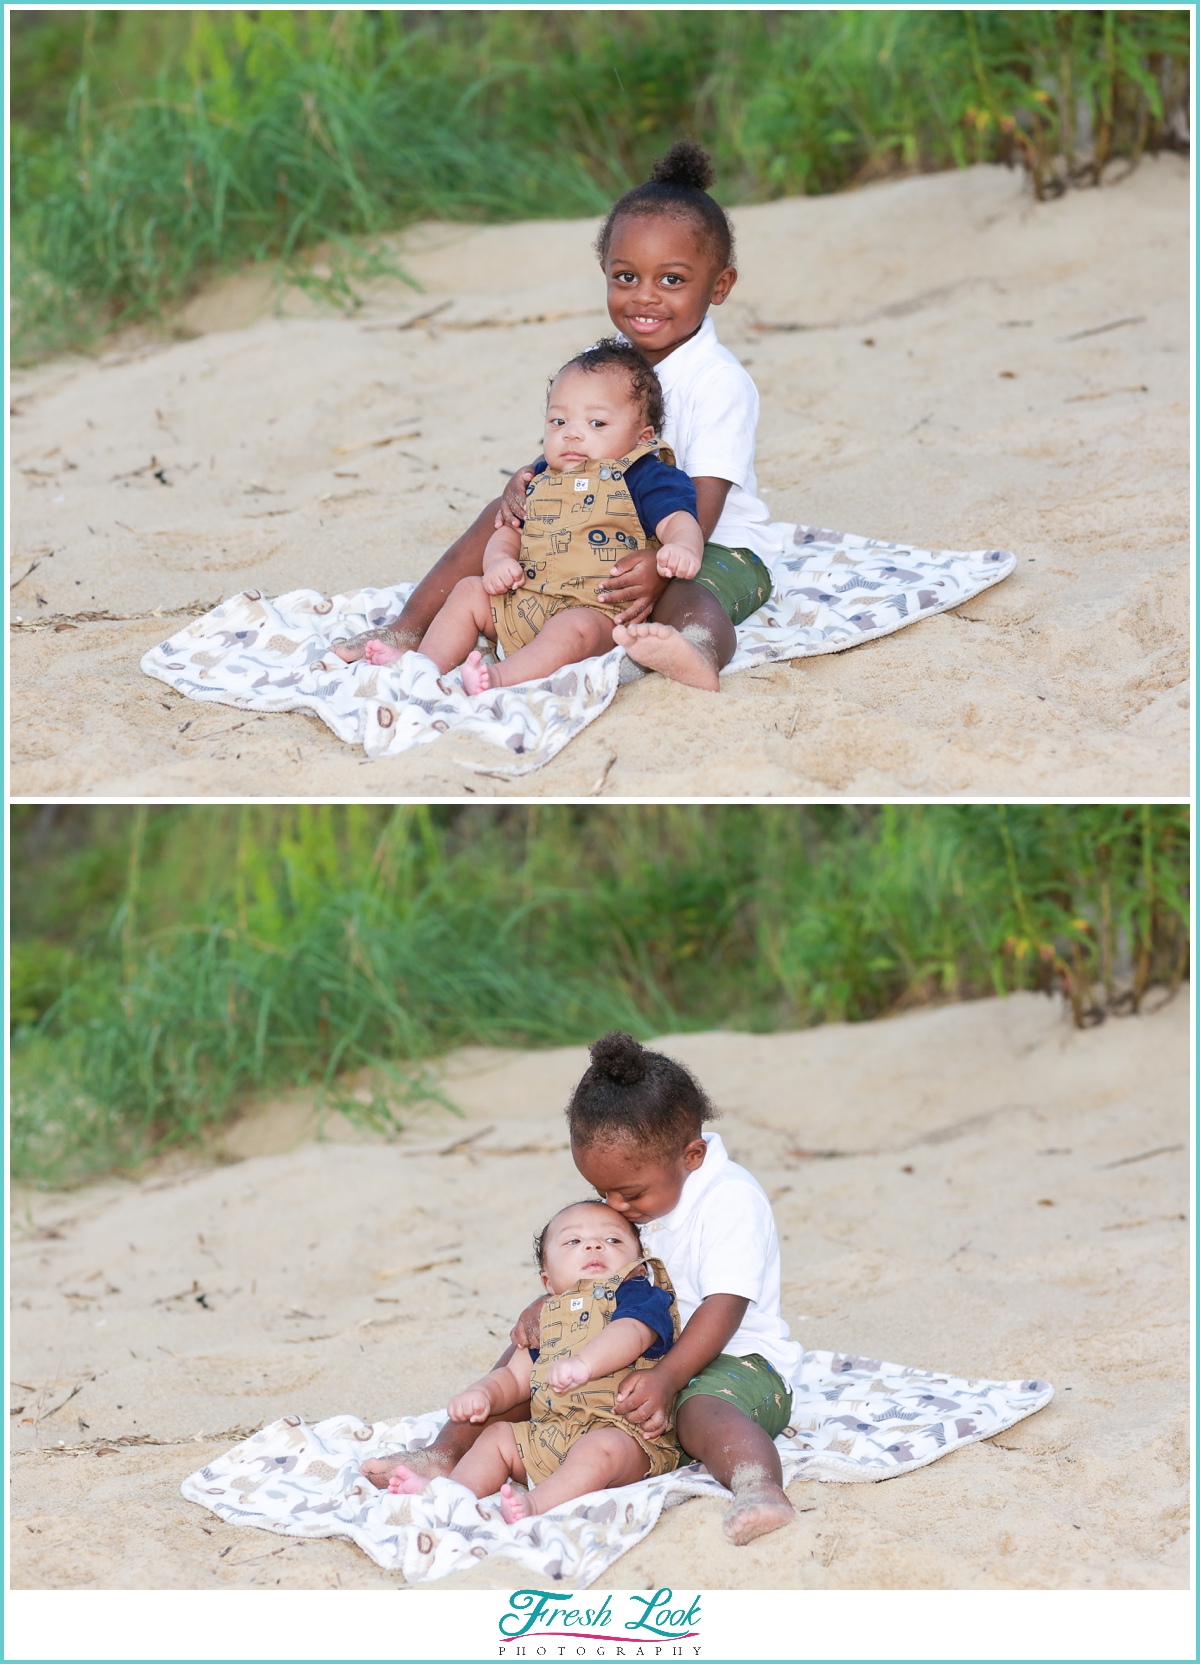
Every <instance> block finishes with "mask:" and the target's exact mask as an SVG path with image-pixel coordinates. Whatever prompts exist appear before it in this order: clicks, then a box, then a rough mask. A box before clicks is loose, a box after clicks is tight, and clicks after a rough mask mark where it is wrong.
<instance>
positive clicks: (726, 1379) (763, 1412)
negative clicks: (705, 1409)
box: [675, 1352, 792, 1439]
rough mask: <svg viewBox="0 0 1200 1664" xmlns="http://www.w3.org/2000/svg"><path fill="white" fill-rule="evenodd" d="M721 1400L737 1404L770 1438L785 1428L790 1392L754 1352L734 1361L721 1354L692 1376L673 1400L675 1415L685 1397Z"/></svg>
mask: <svg viewBox="0 0 1200 1664" xmlns="http://www.w3.org/2000/svg"><path fill="white" fill-rule="evenodd" d="M701 1396H704V1397H706V1398H724V1399H727V1400H728V1401H729V1403H731V1404H736V1405H737V1407H738V1409H739V1410H742V1411H744V1413H745V1414H746V1415H748V1416H749V1417H750V1420H751V1421H756V1422H757V1423H758V1425H759V1426H760V1427H761V1428H762V1429H763V1430H764V1431H765V1432H767V1433H769V1434H770V1436H771V1437H772V1438H773V1439H777V1438H778V1437H779V1435H780V1434H781V1433H782V1432H783V1430H784V1428H785V1427H786V1426H787V1422H788V1417H789V1416H790V1415H791V1413H792V1392H791V1388H790V1387H789V1386H788V1384H787V1382H786V1381H785V1380H784V1379H783V1376H782V1375H780V1374H779V1373H778V1372H777V1371H776V1370H774V1369H772V1368H771V1365H770V1364H769V1363H768V1362H767V1360H766V1359H765V1358H764V1357H762V1356H761V1355H760V1354H759V1353H757V1352H751V1353H750V1354H749V1355H748V1356H747V1357H745V1358H735V1357H734V1356H733V1355H732V1354H731V1353H729V1352H721V1353H718V1355H717V1356H716V1357H715V1358H714V1359H713V1361H712V1363H710V1364H709V1366H708V1368H707V1369H702V1370H701V1371H700V1373H699V1375H694V1376H693V1377H692V1379H691V1380H690V1381H689V1382H688V1384H687V1386H686V1387H684V1389H683V1391H682V1392H681V1393H680V1394H679V1397H678V1398H677V1399H676V1400H675V1414H676V1415H678V1414H679V1406H680V1405H681V1404H682V1403H683V1402H684V1400H685V1399H688V1398H698V1397H701Z"/></svg>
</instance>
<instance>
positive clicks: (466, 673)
mask: <svg viewBox="0 0 1200 1664" xmlns="http://www.w3.org/2000/svg"><path fill="white" fill-rule="evenodd" d="M461 675H462V685H463V687H464V688H465V689H466V691H467V692H468V693H490V692H491V690H492V688H493V687H499V685H500V684H499V682H498V681H496V682H493V681H492V675H493V671H492V667H491V665H490V664H484V662H483V654H482V653H480V651H479V649H478V648H476V650H475V652H474V653H468V654H467V657H466V660H465V661H464V663H463V666H462V670H461Z"/></svg>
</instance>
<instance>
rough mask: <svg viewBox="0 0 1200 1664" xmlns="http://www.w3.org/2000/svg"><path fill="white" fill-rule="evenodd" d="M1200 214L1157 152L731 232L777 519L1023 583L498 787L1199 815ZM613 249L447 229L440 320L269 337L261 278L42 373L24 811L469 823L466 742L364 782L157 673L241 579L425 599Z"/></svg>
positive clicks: (381, 292)
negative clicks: (152, 672) (342, 816)
mask: <svg viewBox="0 0 1200 1664" xmlns="http://www.w3.org/2000/svg"><path fill="white" fill-rule="evenodd" d="M1115 177H1116V176H1115V175H1114V178H1115ZM1189 204H1190V196H1189V180H1188V169H1187V165H1186V163H1185V162H1184V161H1183V160H1181V159H1180V158H1178V157H1175V156H1162V157H1160V158H1158V159H1157V160H1147V161H1145V162H1143V164H1142V165H1141V167H1140V168H1138V169H1137V170H1136V171H1135V172H1134V173H1133V174H1132V176H1130V177H1126V178H1124V179H1122V180H1120V182H1117V183H1113V184H1111V185H1107V186H1105V187H1104V188H1103V189H1100V190H1087V191H1077V192H1072V193H1071V194H1069V195H1067V196H1066V197H1064V198H1062V199H1061V200H1059V201H1056V202H1049V203H1043V204H1037V203H1035V202H1034V201H1033V200H1032V197H1031V196H1030V194H1029V191H1028V187H1027V186H1026V185H1025V184H1024V182H1023V180H1022V178H1021V176H1020V175H1019V174H1018V173H1015V172H1008V171H1006V170H1005V169H1003V168H998V167H996V168H991V167H980V168H974V169H971V170H969V171H965V172H961V173H948V174H941V175H935V176H929V177H923V178H913V179H907V180H902V181H899V182H891V183H885V184H880V185H876V186H873V187H871V188H868V189H864V190H861V191H857V192H853V193H850V194H847V195H842V196H834V197H824V198H816V199H803V198H799V199H789V200H785V201H781V202H776V203H771V204H767V205H763V206H758V207H750V208H745V209H740V210H738V212H737V214H736V216H735V218H736V222H737V230H738V238H739V244H740V251H741V255H740V265H741V271H742V279H741V281H740V282H739V284H738V287H737V289H736V290H735V291H734V294H733V296H732V298H731V300H730V302H729V303H728V305H727V306H726V307H724V308H723V309H722V310H721V311H720V312H719V313H717V314H715V317H716V320H717V322H718V325H719V331H720V334H721V337H722V339H723V340H724V341H725V343H726V344H727V345H728V346H729V347H730V348H731V349H732V350H733V351H734V352H736V353H737V354H738V355H739V356H740V357H742V359H743V361H744V362H745V363H746V364H747V365H748V366H749V368H750V370H751V373H752V374H753V375H754V377H755V379H756V380H757V382H758V385H759V388H760V390H761V393H762V400H763V413H762V421H761V426H760V431H759V446H758V473H759V480H760V484H761V486H762V489H763V492H764V495H765V500H766V501H767V502H768V503H769V504H770V506H771V508H772V511H773V513H774V514H775V516H776V517H777V518H778V519H780V520H789V521H800V522H805V523H809V524H817V525H821V526H829V527H835V528H844V529H849V530H853V531H857V532H861V533H866V534H869V535H872V536H881V537H888V538H899V539H904V540H909V541H911V542H914V543H916V544H917V545H919V546H924V547H949V548H958V549H972V548H979V547H995V546H1000V547H1006V548H1011V549H1012V550H1013V551H1014V552H1015V553H1016V554H1017V556H1018V567H1017V571H1016V573H1015V575H1014V576H1013V577H1012V578H1011V579H1009V580H1008V581H1006V582H1005V583H1003V584H1002V585H1000V586H999V587H998V588H997V589H994V590H990V591H988V592H986V593H985V594H984V595H982V596H980V597H979V598H978V599H976V600H974V601H971V602H968V603H966V604H965V605H963V606H961V607H958V608H956V609H955V610H954V611H952V612H949V613H946V614H944V615H941V616H939V617H937V618H934V619H931V620H927V621H926V622H924V623H921V624H919V625H917V626H916V627H914V628H912V629H907V630H904V631H901V632H900V633H899V634H896V635H893V636H889V637H887V638H885V639H883V640H880V641H876V642H873V643H869V644H867V645H865V646H862V647H860V648H857V649H854V650H852V651H850V652H846V653H842V654H838V655H835V656H831V657H827V658H820V659H814V660H808V661H798V662H795V663H793V664H792V665H790V666H788V665H781V666H778V667H776V668H773V669H764V670H754V671H749V672H745V673H742V674H739V675H737V676H734V677H731V678H729V679H728V680H727V682H726V684H725V688H724V691H723V693H722V694H721V695H720V697H719V699H714V698H713V697H712V696H710V695H704V694H701V693H699V692H696V691H693V690H689V689H686V688H680V687H678V686H673V685H670V684H668V683H666V682H665V681H664V680H663V679H662V678H660V677H651V678H646V679H644V680H642V681H640V682H638V683H636V684H635V685H632V686H630V687H628V688H625V689H622V690H621V691H620V692H619V693H618V695H617V698H616V700H615V702H614V704H613V706H612V708H611V709H610V710H609V711H607V712H606V713H605V714H604V716H603V717H602V718H601V719H600V720H599V721H597V722H596V723H595V724H594V725H593V726H592V727H590V728H589V729H588V730H587V732H586V733H585V734H584V735H582V736H581V737H580V738H579V739H578V740H576V741H575V742H573V743H572V744H571V745H570V746H569V747H568V748H567V749H566V751H565V752H564V753H563V754H562V755H561V756H560V757H559V758H557V759H556V760H555V761H554V762H553V763H552V764H550V765H549V766H548V767H546V768H545V769H544V770H542V771H540V772H538V773H537V774H535V775H532V776H529V777H527V778H525V779H522V780H520V781H519V782H516V783H513V782H505V781H498V780H493V779H489V778H487V777H479V778H477V779H475V780H474V782H473V791H474V795H476V796H477V797H485V796H505V795H520V796H526V795H535V796H540V795H544V796H547V797H556V796H557V797H567V796H586V795H588V794H591V793H593V792H595V791H601V792H602V793H603V795H605V796H609V797H621V796H650V797H655V798H663V797H675V796H691V795H706V796H730V797H735V796H740V795H748V794H749V795H762V796H793V795H797V796H803V795H821V796H839V795H846V796H883V797H900V796H904V795H906V794H921V795H943V794H959V795H967V796H972V795H974V796H983V797H988V796H995V795H1001V794H1009V793H1011V794H1032V795H1041V794H1045V795H1051V796H1054V797H1086V796H1089V795H1093V794H1099V793H1103V794H1104V795H1116V796H1122V795H1125V796H1130V797H1146V796H1150V795H1184V794H1186V792H1187V790H1188V725H1189V716H1190V712H1189V703H1188V685H1187V675H1188V665H1187V644H1188V630H1189V623H1188V616H1187V612H1188V593H1189V581H1188V575H1187V567H1186V564H1185V563H1186V559H1187V553H1188V536H1189V499H1188V463H1189V455H1190V447H1189V433H1188V399H1189V361H1190V360H1189V322H1188V320H1189V312H1188V247H1189ZM593 230H594V225H593V222H569V223H548V224H537V225H517V226H508V227H490V228H482V229H479V228H476V229H471V228H463V227H447V226H440V227H439V226H428V227H423V228H420V229H419V230H417V231H415V232H413V233H412V234H411V235H410V236H408V237H407V238H406V239H404V247H403V258H404V260H405V263H406V265H407V268H408V270H409V271H410V272H411V274H412V275H413V277H414V278H415V279H416V280H418V282H419V283H420V285H421V290H422V292H420V293H415V292H414V291H412V290H411V289H404V288H403V287H401V286H399V285H397V284H395V283H393V284H391V285H387V284H382V285H379V286H377V287H376V289H375V290H374V291H372V293H371V295H370V297H369V299H368V302H367V304H366V305H365V306H364V307H363V309H362V310H361V311H360V312H359V313H358V314H357V315H356V316H353V317H349V318H343V317H339V316H335V315H331V314H329V313H318V312H317V311H316V310H315V309H314V307H313V306H312V304H311V303H309V302H307V301H306V300H305V299H304V297H303V296H298V295H297V294H296V293H294V292H289V293H288V294H285V295H284V296H283V297H282V306H283V313H284V315H282V316H275V315H273V314H272V307H273V305H274V303H273V301H272V297H271V294H270V285H269V282H268V280H267V279H266V278H264V277H261V276H258V275H255V274H253V273H252V274H249V275H244V276H238V277H235V278H232V279H230V280H228V281H227V282H225V283H223V284H221V285H218V286H217V287H216V288H215V289H213V290H211V291H209V292H208V293H206V294H204V295H202V296H200V297H199V298H198V299H197V300H196V301H194V302H193V303H192V305H191V306H190V307H189V308H188V309H187V312H186V314H185V316H184V318H183V320H182V324H183V327H185V328H186V329H188V330H191V331H193V332H195V338H193V339H190V340H182V341H176V342H174V343H170V344H163V343H162V342H158V343H155V342H147V341H142V342H141V344H140V345H139V344H137V342H136V341H135V342H134V343H133V344H130V343H128V342H126V343H125V344H123V345H120V346H119V347H118V349H117V350H113V351H110V352H108V353H107V354H106V355H105V356H103V357H101V358H100V359H99V360H98V361H89V360H86V359H83V358H80V357H75V358H70V359H64V360H59V361H56V362H54V363H49V364H46V365H43V366H40V367H39V368H37V369H36V370H32V371H20V372H18V373H17V374H16V375H15V376H14V378H13V408H14V410H15V411H16V413H17V414H16V415H15V416H14V417H13V420H12V448H13V459H14V460H13V470H14V472H13V481H14V484H13V490H12V528H13V529H12V561H13V567H12V575H11V576H12V580H13V581H14V585H13V588H12V590H11V596H12V601H13V612H14V614H16V615H18V616H19V617H20V619H21V621H22V622H21V623H20V624H19V625H17V626H15V636H14V639H13V641H12V789H13V791H14V793H15V794H17V795H31V796H42V795H45V796H55V795H75V796H81V797H88V796H92V795H102V794H125V795H131V796H142V795H150V796H159V797H178V796H201V797H203V796H230V795H246V796H255V795H282V796H303V797H306V798H309V797H315V796H334V797H336V796H349V797H356V798H358V797H363V796H372V795H379V796H411V797H417V798H433V797H438V796H446V795H459V794H461V792H462V791H463V789H464V788H463V781H464V778H468V779H469V778H470V776H466V775H465V772H464V770H463V768H462V767H461V766H460V765H459V764H458V763H456V762H455V761H454V757H455V755H456V747H457V746H458V745H459V744H460V743H461V742H460V741H457V740H456V739H454V738H453V737H449V738H446V739H443V740H439V741H438V742H436V743H435V744H434V745H432V746H423V747H420V748H418V749H417V750H415V751H413V752H410V753H408V754H407V755H405V756H402V757H398V758H389V759H384V760H381V761H379V762H373V763H372V762H366V761H364V759H363V757H362V754H361V752H359V751H355V750H354V749H352V748H350V747H347V746H345V745H343V744H342V743H341V742H339V741H338V740H336V739H335V738H334V737H333V736H332V735H331V734H330V733H329V732H328V730H326V729H324V728H323V727H322V726H321V725H320V724H319V723H318V722H317V721H316V720H315V719H313V718H310V717H308V716H305V715H302V714H298V713H297V714H288V715H279V716H270V717H265V718H264V717H249V718H248V719H245V720H243V718H242V716H241V714H240V713H237V712H233V713H231V712H230V711H229V710H228V709H226V708H224V707H219V706H208V707H200V706H196V705H193V704H191V703H189V702H188V701H186V700H185V699H183V698H182V697H181V696H179V695H178V694H176V693H175V692H173V691H172V690H169V689H165V688H164V687H163V685H162V684H160V683H158V682H153V681H150V680H149V679H147V678H145V677H143V676H141V675H140V673H139V671H138V668H137V666H138V660H139V658H140V656H141V654H142V653H143V651H144V650H145V649H146V648H147V647H148V646H150V645H151V644H152V643H154V642H155V641H157V640H159V639H161V638H162V637H163V635H164V634H165V633H166V631H167V630H168V629H169V628H171V627H173V623H174V621H175V620H178V619H180V618H182V617H185V616H191V615H194V614H196V613H198V612H200V611H202V610H204V609H205V608H206V607H207V606H209V605H211V604H213V603H215V602H217V601H218V600H220V599H221V598H223V597H224V596H226V595H228V594H230V593H232V592H234V591H236V590H238V589H241V588H243V587H257V588H261V589H262V590H263V591H264V592H265V593H267V594H277V593H280V592H283V591H286V590H290V589H294V588H297V587H299V586H312V587H315V588H318V589H321V590H323V591H325V592H327V593H333V592H339V591H341V592H344V591H354V590H356V589H358V588H359V587H360V586H362V585H370V584H385V583H389V582H394V581H397V580H400V579H415V578H417V577H419V576H420V575H421V574H422V573H423V572H424V571H425V570H427V569H428V567H429V565H430V564H431V563H432V561H433V560H434V559H435V558H436V557H437V555H438V554H439V553H440V552H441V551H442V549H443V548H444V547H445V546H446V545H447V544H448V543H449V542H450V541H451V540H452V539H453V538H454V537H455V536H456V535H457V533H458V532H459V531H460V530H461V529H462V528H463V527H464V526H465V525H466V524H467V523H468V522H469V521H470V519H471V518H472V517H473V515H474V514H475V512H476V511H477V509H478V508H479V507H480V506H481V504H482V503H484V502H486V501H487V500H488V499H489V498H490V497H491V496H493V495H494V494H495V493H496V492H497V491H498V489H499V487H500V484H501V481H502V475H504V474H506V473H507V472H508V470H509V469H510V468H515V467H516V466H517V465H519V464H521V463H522V462H524V461H527V460H528V459H529V458H530V457H531V456H533V455H536V452H537V447H538V444H539V442H540V425H541V424H540V414H539V412H540V400H541V397H542V390H543V388H544V385H545V381H546V378H547V375H548V373H549V372H550V371H552V370H553V369H554V368H556V367H557V366H558V364H560V363H561V362H562V361H563V360H564V359H565V358H566V357H568V356H570V354H571V353H573V352H575V351H577V350H578V349H579V348H580V347H581V346H582V345H584V344H586V343H587V342H589V341H591V340H593V339H595V338H596V337H597V336H598V335H599V334H601V333H603V332H605V330H606V329H607V327H608V325H607V318H606V315H605V314H604V312H603V310H602V305H603V295H602V289H601V284H600V281H599V278H598V275H597V272H596V268H595V265H594V262H593V259H592V256H591V254H590V243H591V238H592V234H593ZM432 308H439V309H440V310H438V311H436V312H435V313H434V314H433V315H432V316H430V317H429V318H428V319H427V320H426V323H425V324H424V325H419V326H417V327H414V328H411V329H404V330H400V329H396V328H380V327H378V326H379V325H380V324H384V323H387V322H388V321H389V320H401V321H404V320H409V319H412V318H414V317H415V316H416V315H417V314H419V313H421V312H425V311H429V310H430V309H432ZM523 319H524V320H530V319H532V320H542V321H527V322H522V321H521V320H523ZM765 325H786V326H789V327H787V328H783V329H779V328H763V327H761V326H765ZM89 612H90V613H105V614H109V615H111V618H109V619H100V620H90V621H89V620H88V618H87V617H86V614H88V613H89ZM56 625H57V626H58V627H57V628H56V627H55V626H56ZM69 625H73V626H74V627H68V626H69ZM464 754H465V753H464Z"/></svg>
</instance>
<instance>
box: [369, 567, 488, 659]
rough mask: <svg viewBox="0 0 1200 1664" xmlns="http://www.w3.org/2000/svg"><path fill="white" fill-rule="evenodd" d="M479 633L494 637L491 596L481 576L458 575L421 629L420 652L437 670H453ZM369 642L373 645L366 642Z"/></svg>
mask: <svg viewBox="0 0 1200 1664" xmlns="http://www.w3.org/2000/svg"><path fill="white" fill-rule="evenodd" d="M480 635H485V636H488V637H489V638H490V639H492V640H494V639H495V635H496V626H495V624H494V623H493V622H492V600H491V596H490V595H489V594H488V592H487V591H486V590H485V589H484V587H483V579H482V578H460V579H459V581H458V583H456V584H455V586H454V588H453V589H452V590H451V592H450V595H449V597H448V599H447V601H446V604H445V606H444V607H443V608H442V610H441V612H439V613H438V615H437V617H436V618H435V619H434V621H433V623H432V624H431V625H430V626H429V628H428V630H427V631H426V632H425V639H424V640H423V641H422V643H421V652H422V653H423V654H424V655H425V657H426V658H427V659H432V660H433V662H434V664H436V665H437V667H438V669H439V670H453V669H454V667H455V665H460V664H462V662H463V660H464V659H465V658H466V657H467V654H468V653H470V651H471V649H472V648H473V647H474V645H475V643H476V641H477V640H478V639H479V637H480ZM371 645H374V644H373V643H368V646H371ZM397 656H398V655H397ZM373 662H375V663H379V662H380V661H379V660H374V661H373ZM384 662H386V661H384Z"/></svg>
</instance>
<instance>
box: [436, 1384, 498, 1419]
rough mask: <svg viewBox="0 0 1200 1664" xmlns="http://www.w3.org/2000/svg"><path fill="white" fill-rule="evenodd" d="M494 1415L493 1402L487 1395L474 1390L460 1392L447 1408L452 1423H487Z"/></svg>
mask: <svg viewBox="0 0 1200 1664" xmlns="http://www.w3.org/2000/svg"><path fill="white" fill-rule="evenodd" d="M491 1413H492V1401H491V1399H490V1398H489V1397H488V1395H487V1393H485V1392H479V1391H477V1390H474V1389H472V1390H471V1391H469V1392H460V1393H459V1395H458V1397H457V1398H452V1399H451V1400H450V1402H449V1404H447V1406H446V1414H447V1415H448V1416H449V1417H450V1420H451V1421H486V1420H487V1418H488V1417H489V1416H490V1415H491Z"/></svg>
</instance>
